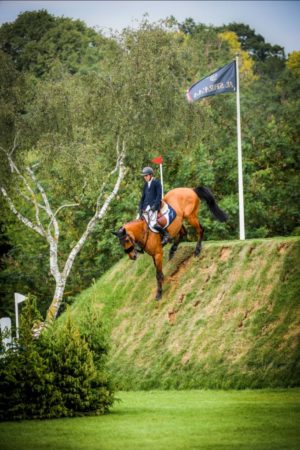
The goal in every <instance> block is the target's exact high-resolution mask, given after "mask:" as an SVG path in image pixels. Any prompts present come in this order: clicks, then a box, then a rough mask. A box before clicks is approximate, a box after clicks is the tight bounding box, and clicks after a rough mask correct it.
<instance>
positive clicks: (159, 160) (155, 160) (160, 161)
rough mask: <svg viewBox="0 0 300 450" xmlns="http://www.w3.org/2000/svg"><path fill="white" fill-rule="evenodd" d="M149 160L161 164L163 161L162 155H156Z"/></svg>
mask: <svg viewBox="0 0 300 450" xmlns="http://www.w3.org/2000/svg"><path fill="white" fill-rule="evenodd" d="M151 162H153V163H155V164H162V163H163V159H162V156H157V158H153V159H151Z"/></svg>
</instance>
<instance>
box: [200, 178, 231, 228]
mask: <svg viewBox="0 0 300 450" xmlns="http://www.w3.org/2000/svg"><path fill="white" fill-rule="evenodd" d="M194 191H195V192H196V194H197V195H198V197H199V198H200V199H201V200H205V201H206V203H207V206H208V208H209V210H210V212H211V213H212V214H213V216H214V217H215V218H216V219H217V220H219V221H220V222H226V220H227V219H228V216H227V214H226V213H225V212H224V211H222V209H221V208H219V206H218V205H217V203H216V200H215V198H214V196H213V195H212V193H211V191H210V190H209V189H208V188H206V187H201V186H199V187H197V188H196V189H194Z"/></svg>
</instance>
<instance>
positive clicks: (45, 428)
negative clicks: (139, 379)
mask: <svg viewBox="0 0 300 450" xmlns="http://www.w3.org/2000/svg"><path fill="white" fill-rule="evenodd" d="M118 397H119V398H120V400H121V401H120V402H117V403H115V406H114V407H113V410H112V413H111V414H109V415H107V416H99V417H82V418H73V419H57V420H44V421H36V420H35V421H23V422H3V423H1V424H0V438H1V440H0V442H1V445H0V447H1V449H2V450H44V449H49V450H125V449H126V450H167V449H172V450H183V449H185V450H195V449H201V450H204V449H230V450H231V449H239V450H240V449H255V450H259V449H261V450H267V449H270V450H274V449H278V450H279V449H280V450H284V449H295V450H296V449H297V450H298V449H299V448H300V389H290V390H262V391H250V390H246V391H198V390H195V391H193V390H191V391H149V392H121V393H119V394H118Z"/></svg>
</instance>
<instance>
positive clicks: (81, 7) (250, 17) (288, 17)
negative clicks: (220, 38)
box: [0, 0, 300, 54]
mask: <svg viewBox="0 0 300 450" xmlns="http://www.w3.org/2000/svg"><path fill="white" fill-rule="evenodd" d="M39 9H46V10H47V11H48V12H49V13H50V14H53V15H54V16H57V17H61V16H64V17H70V18H73V19H81V20H83V21H84V22H85V23H86V24H87V25H88V26H90V27H95V28H96V29H97V30H99V31H100V30H101V31H102V32H103V33H104V34H106V35H107V34H109V32H110V30H114V31H121V30H122V29H123V28H125V27H128V26H129V27H137V26H138V23H139V22H140V21H141V19H142V18H143V15H144V14H146V13H147V14H148V18H149V20H150V21H151V22H154V21H158V20H160V19H165V18H166V17H169V16H171V15H173V16H174V17H175V19H177V20H178V21H179V22H182V21H184V20H185V19H186V18H189V17H191V18H192V19H194V21H195V22H196V23H204V24H206V25H215V26H219V25H223V24H228V23H230V22H242V23H244V24H247V25H249V26H250V28H252V29H254V30H255V32H256V33H257V34H261V35H262V36H263V37H264V38H265V41H266V42H269V43H270V44H272V45H275V44H278V45H280V46H282V47H284V49H285V52H286V54H288V53H291V52H292V51H300V1H296V0H295V1H281V0H279V1H258V0H257V1H174V0H172V1H21V0H20V1H0V24H2V23H4V22H13V21H14V20H15V19H16V18H17V16H18V15H19V14H20V13H22V12H24V11H33V10H39Z"/></svg>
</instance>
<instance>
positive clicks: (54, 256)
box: [0, 140, 126, 335]
mask: <svg viewBox="0 0 300 450" xmlns="http://www.w3.org/2000/svg"><path fill="white" fill-rule="evenodd" d="M15 148H16V140H15V142H14V146H13V148H12V150H11V151H10V152H8V151H6V150H4V149H3V148H1V150H2V151H4V153H5V154H6V156H7V159H8V162H9V165H10V169H11V172H12V173H14V174H16V175H17V176H18V177H19V179H21V181H22V183H23V186H24V187H25V189H26V190H27V191H28V193H29V196H26V195H24V193H20V195H22V197H23V198H25V200H26V201H27V203H31V205H32V207H34V209H35V218H36V223H33V222H32V221H31V220H29V219H28V218H27V217H25V216H24V215H23V214H21V213H20V212H19V211H18V209H17V208H16V206H15V204H14V203H13V201H12V199H11V198H10V196H9V195H8V193H7V191H6V189H5V187H4V186H1V188H0V190H1V193H2V195H3V197H4V198H5V200H6V201H7V203H8V206H9V207H10V209H11V211H12V212H13V213H14V214H15V215H16V217H17V218H18V219H19V220H20V221H21V222H22V223H23V224H24V225H26V226H27V227H28V228H30V229H32V230H33V231H35V232H36V233H38V234H39V235H40V236H42V237H43V238H44V239H46V241H47V242H48V245H49V264H50V271H51V275H52V276H53V278H54V279H55V291H54V295H53V299H52V302H51V305H50V307H49V308H48V311H47V315H46V323H47V322H51V321H53V320H55V318H56V317H57V314H58V311H59V307H60V305H61V303H62V300H63V295H64V290H65V286H66V283H67V279H68V277H69V274H70V271H71V269H72V266H73V263H74V261H75V258H76V256H77V255H78V253H79V252H80V250H81V248H82V247H83V245H84V243H85V242H86V240H87V238H88V237H89V235H90V234H91V232H92V231H93V229H94V228H95V226H96V224H97V223H98V222H99V221H100V220H101V219H102V218H103V217H104V216H105V214H106V212H107V209H108V207H109V205H110V203H111V201H112V200H113V199H114V197H115V196H116V195H117V193H118V190H119V188H120V184H121V182H122V180H123V178H124V177H125V174H126V169H125V166H124V158H125V143H124V142H123V145H122V149H121V150H120V148H119V140H118V141H117V161H116V166H115V168H114V169H113V170H112V171H111V172H110V173H109V174H108V176H107V179H106V181H105V182H104V183H103V185H102V187H101V189H100V192H99V195H98V198H97V202H96V210H95V214H94V215H93V217H92V218H91V219H90V221H89V223H88V224H87V226H86V229H85V231H84V232H83V234H82V235H81V237H80V238H79V240H78V242H77V243H76V244H75V245H74V247H73V248H72V250H71V252H70V254H69V256H68V258H67V260H66V262H65V264H64V265H63V264H62V265H63V270H62V271H60V269H59V267H60V264H59V262H58V244H59V236H60V232H59V223H58V221H57V217H56V216H57V214H58V212H59V211H60V210H61V209H63V208H65V207H70V206H72V207H74V206H77V205H76V204H66V205H62V206H60V207H59V208H58V209H57V211H56V212H55V213H53V211H52V209H51V206H50V202H49V200H48V197H47V194H46V192H45V191H44V189H43V187H42V185H41V184H40V183H39V181H38V180H37V179H36V177H35V174H34V172H33V169H32V168H27V172H28V174H29V176H30V179H31V183H32V184H33V185H34V186H35V188H37V190H38V192H39V194H40V195H41V197H42V199H43V203H42V204H41V203H39V202H38V199H37V195H36V194H35V192H34V190H33V189H32V188H31V185H30V183H29V182H28V180H27V178H26V177H25V176H24V175H23V174H22V173H21V172H20V171H19V169H18V168H17V166H16V164H15V163H14V161H13V159H12V154H13V152H14V150H15ZM116 172H117V173H118V177H117V180H116V182H115V185H114V188H113V190H112V191H111V193H110V194H109V196H108V197H107V198H106V200H105V201H104V203H103V204H102V206H101V199H102V194H103V192H104V189H105V187H106V184H107V181H108V179H109V178H110V177H111V176H112V175H113V174H114V173H116ZM41 209H43V210H44V211H45V212H46V213H47V216H48V220H49V223H48V227H47V228H46V227H45V226H44V225H43V224H42V220H41V219H40V211H41ZM43 325H44V324H42V325H41V327H40V328H39V330H37V331H36V335H39V333H40V332H41V330H42V328H43Z"/></svg>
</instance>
